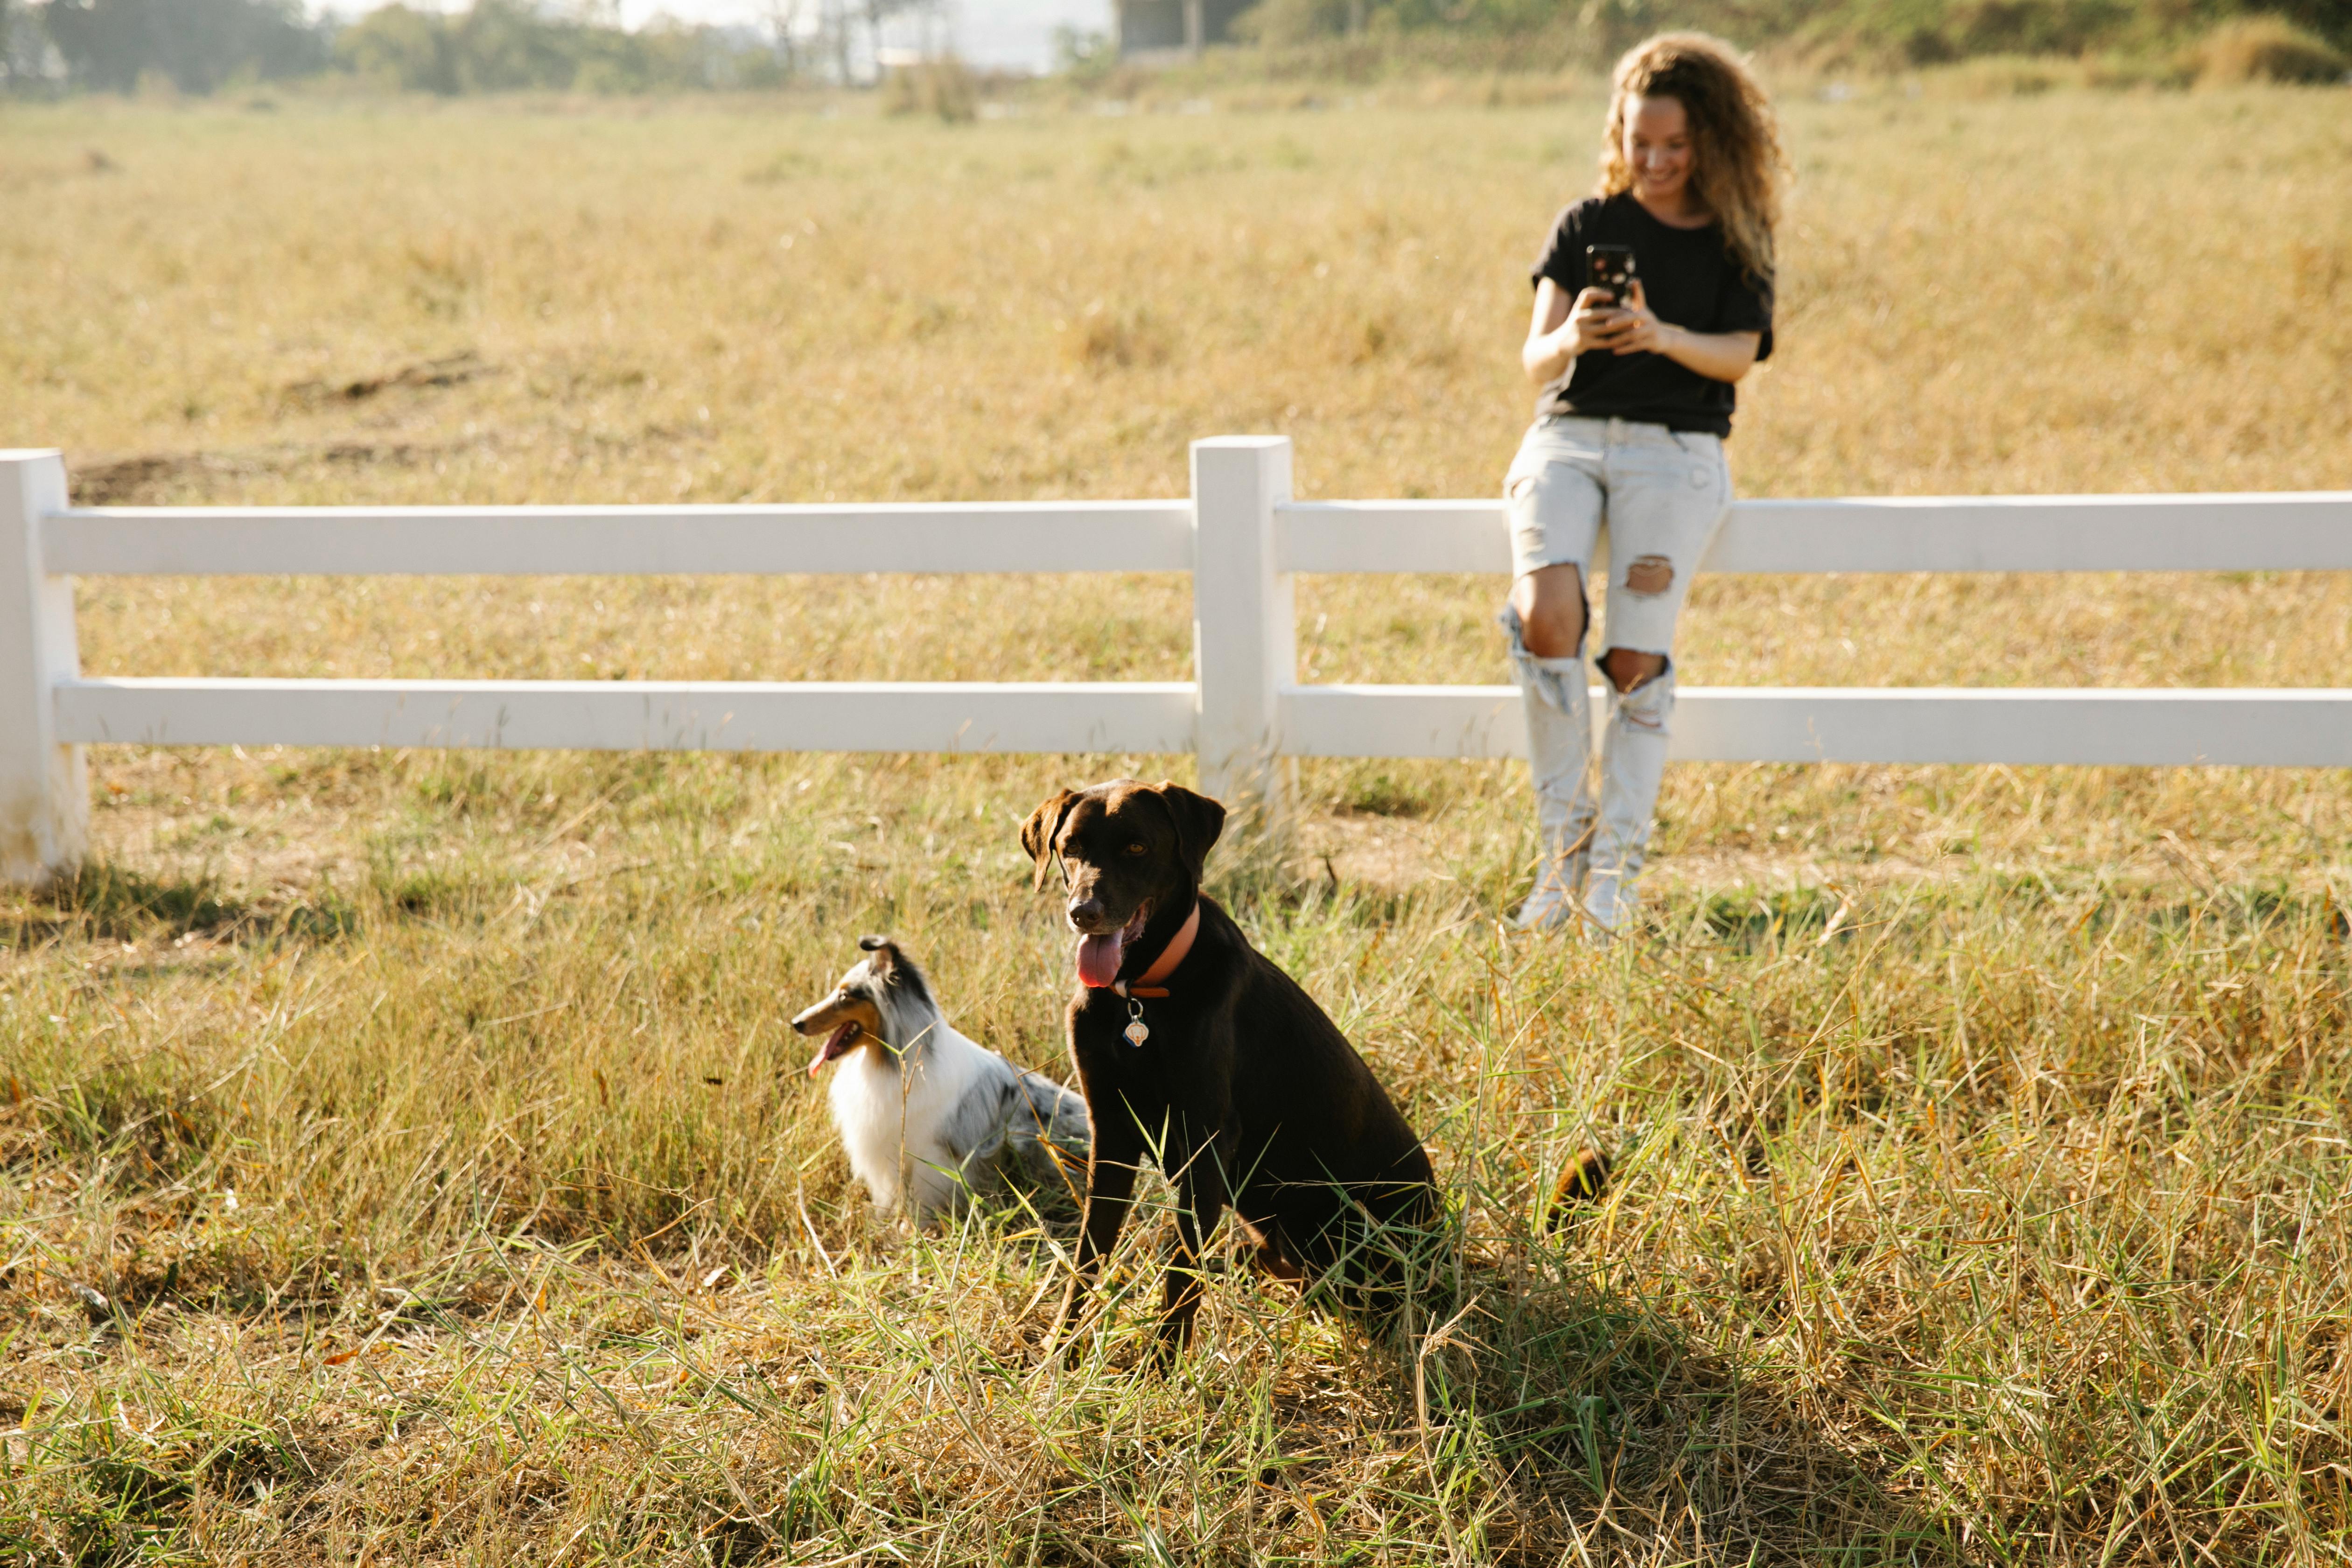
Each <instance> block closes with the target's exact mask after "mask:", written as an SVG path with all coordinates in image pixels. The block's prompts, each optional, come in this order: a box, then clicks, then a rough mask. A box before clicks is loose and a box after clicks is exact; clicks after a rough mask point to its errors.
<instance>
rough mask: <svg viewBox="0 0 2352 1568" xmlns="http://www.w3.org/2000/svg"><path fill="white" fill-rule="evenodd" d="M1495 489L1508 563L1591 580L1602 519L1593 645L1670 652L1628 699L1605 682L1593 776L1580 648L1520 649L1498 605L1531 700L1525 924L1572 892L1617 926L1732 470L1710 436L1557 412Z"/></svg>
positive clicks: (1629, 895) (1594, 914)
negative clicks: (1504, 519) (1533, 818)
mask: <svg viewBox="0 0 2352 1568" xmlns="http://www.w3.org/2000/svg"><path fill="white" fill-rule="evenodd" d="M1503 488H1504V496H1505V499H1506V502H1507V510H1508V511H1509V515H1510V521H1511V552H1512V563H1513V570H1514V572H1515V573H1516V574H1518V575H1521V576H1524V575H1525V574H1528V573H1529V572H1533V571H1536V570H1538V569H1539V568H1541V567H1546V566H1561V565H1573V566H1575V567H1576V568H1577V571H1578V574H1579V576H1580V579H1581V580H1582V581H1583V582H1584V583H1586V584H1590V583H1591V579H1592V559H1593V555H1594V553H1595V547H1596V546H1597V544H1598V543H1599V542H1600V535H1601V530H1602V529H1603V528H1606V529H1607V530H1608V531H1609V556H1610V562H1609V578H1610V580H1609V586H1608V592H1607V595H1606V598H1605V601H1604V603H1605V616H1606V627H1607V636H1606V637H1604V638H1603V639H1602V640H1601V647H1603V648H1604V649H1606V648H1625V649H1627V650H1629V651H1632V652H1635V653H1646V654H1655V655H1658V656H1660V657H1661V658H1664V659H1665V661H1666V667H1665V669H1664V672H1663V673H1661V674H1660V675H1658V676H1656V677H1655V678H1654V679H1650V680H1646V681H1643V683H1642V684H1641V685H1640V686H1638V687H1636V688H1634V689H1633V690H1632V691H1630V692H1620V691H1618V690H1616V689H1614V688H1613V687H1612V688H1611V689H1610V691H1609V704H1610V720H1611V722H1610V724H1609V726H1608V729H1607V731H1605V733H1604V736H1603V740H1602V744H1601V767H1600V769H1599V774H1600V776H1599V779H1598V781H1597V784H1596V781H1595V780H1594V779H1593V777H1592V776H1591V774H1592V769H1591V702H1590V699H1589V697H1588V695H1587V690H1586V686H1585V679H1586V675H1585V668H1584V660H1583V657H1582V649H1581V648H1579V649H1577V650H1575V651H1573V652H1571V653H1570V654H1569V655H1568V656H1566V657H1563V658H1540V657H1538V656H1537V655H1535V654H1532V653H1530V652H1528V647H1527V644H1526V642H1525V640H1524V637H1523V628H1522V627H1521V626H1520V624H1519V617H1518V614H1517V611H1515V610H1509V609H1507V610H1505V611H1504V612H1503V617H1502V619H1503V626H1504V630H1505V631H1506V633H1507V635H1508V637H1509V638H1510V653H1511V661H1512V665H1513V667H1514V672H1515V673H1516V674H1517V677H1518V680H1519V685H1520V689H1522V691H1523V692H1524V693H1525V695H1526V701H1527V715H1528V766H1529V771H1530V773H1531V774H1532V776H1533V782H1534V785H1535V793H1536V815H1537V825H1538V837H1539V839H1540V841H1541V847H1540V851H1539V859H1538V868H1537V877H1536V885H1535V890H1534V892H1533V893H1531V894H1530V895H1529V897H1528V901H1527V903H1526V904H1525V905H1524V906H1522V908H1521V910H1520V914H1519V920H1520V923H1521V924H1522V925H1528V926H1536V925H1552V924H1557V923H1559V921H1562V920H1563V919H1565V918H1566V915H1567V910H1568V908H1569V905H1570V901H1571V900H1575V899H1576V898H1578V897H1579V896H1580V895H1581V897H1582V900H1583V908H1584V912H1585V914H1586V916H1587V917H1588V918H1589V919H1590V920H1591V921H1592V922H1593V923H1594V924H1595V925H1596V926H1597V927H1599V928H1600V929H1601V930H1602V931H1618V930H1621V929H1622V928H1623V926H1624V925H1625V924H1626V923H1627V921H1629V920H1630V919H1631V918H1632V911H1633V880H1634V879H1635V877H1636V876H1637V875H1638V874H1639V873H1640V870H1641V867H1642V856H1643V848H1644V847H1645V846H1646V845H1647V843H1648V841H1649V837H1650V817H1651V814H1652V812H1653V811H1654V809H1655V807H1656V805H1657V797H1658V786H1659V784H1660V783H1661V782H1662V781H1663V779H1664V773H1665V753H1666V743H1667V736H1668V733H1669V722H1670V721H1671V719H1672V716H1673V713H1674V702H1675V668H1674V649H1675V627H1676V625H1677V623H1678V622H1679V621H1680V619H1681V617H1682V607H1683V601H1684V599H1685V598H1686V597H1687V596H1688V595H1689V593H1690V583H1691V578H1692V577H1693V576H1694V575H1695V574H1696V573H1697V570H1698V563H1699V561H1700V559H1701V557H1703V556H1704V555H1706V549H1707V546H1708V545H1709V544H1710V543H1711V542H1713V541H1714V539H1715V533H1716V530H1717V529H1718V528H1720V527H1721V526H1722V524H1723V519H1724V516H1725V514H1726V513H1727V511H1728V510H1729V509H1730V504H1731V474H1730V469H1729V468H1728V467H1727V465H1726V463H1725V461H1724V456H1723V443H1722V441H1721V440H1720V439H1718V438H1717V437H1714V436H1709V435H1705V434H1692V433H1689V432H1677V431H1672V430H1668V429H1667V428H1666V427H1665V426H1662V425H1648V424H1642V423H1638V422H1634V421H1629V420H1622V419H1579V418H1570V417H1555V418H1547V419H1543V420H1539V421H1538V422H1537V424H1536V425H1535V426H1534V427H1533V428H1532V429H1530V430H1529V431H1528V434H1527V438H1526V439H1525V440H1524V441H1523V442H1522V443H1521V444H1520V447H1519V455H1518V457H1517V459H1515V460H1514V461H1513V462H1512V464H1511V468H1510V473H1509V475H1508V476H1507V479H1505V481H1504V487H1503ZM1661 578H1663V581H1661ZM1635 583H1639V584H1640V587H1639V588H1638V589H1637V588H1636V587H1635V586H1634V584H1635ZM1588 592H1589V590H1588ZM1590 607H1591V606H1590V602H1589V600H1588V603H1587V609H1588V611H1589V610H1590ZM1587 618H1588V620H1589V619H1590V616H1589V615H1588V617H1587Z"/></svg>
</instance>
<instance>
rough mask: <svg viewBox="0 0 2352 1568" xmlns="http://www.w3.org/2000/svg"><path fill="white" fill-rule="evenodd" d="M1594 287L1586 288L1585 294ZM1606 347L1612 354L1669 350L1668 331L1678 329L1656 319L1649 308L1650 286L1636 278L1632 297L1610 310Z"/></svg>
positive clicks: (1666, 351)
mask: <svg viewBox="0 0 2352 1568" xmlns="http://www.w3.org/2000/svg"><path fill="white" fill-rule="evenodd" d="M1592 291H1593V290H1591V289H1586V290H1585V292H1586V293H1587V294H1590V293H1591V292H1592ZM1609 314H1610V316H1611V318H1612V319H1611V321H1610V322H1609V330H1608V340H1607V341H1608V348H1609V352H1610V353H1613V354H1662V353H1671V352H1672V351H1671V350H1669V349H1668V348H1667V347H1666V344H1667V342H1668V340H1669V335H1670V334H1672V333H1675V332H1677V331H1680V330H1681V329H1680V328H1677V327H1670V326H1668V325H1666V323H1665V322H1664V321H1660V320H1658V313H1657V312H1656V311H1655V310H1651V309H1650V294H1649V290H1648V289H1643V287H1642V280H1641V279H1639V278H1636V279H1633V299H1631V300H1628V301H1626V303H1625V306H1624V308H1623V309H1622V310H1611V311H1610V312H1609Z"/></svg>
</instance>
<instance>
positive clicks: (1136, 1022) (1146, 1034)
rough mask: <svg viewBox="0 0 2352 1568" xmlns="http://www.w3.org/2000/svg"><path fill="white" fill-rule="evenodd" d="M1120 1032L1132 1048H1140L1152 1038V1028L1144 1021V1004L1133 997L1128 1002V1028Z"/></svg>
mask: <svg viewBox="0 0 2352 1568" xmlns="http://www.w3.org/2000/svg"><path fill="white" fill-rule="evenodd" d="M1120 1032H1121V1033H1122V1034H1124V1035H1126V1037H1127V1043H1128V1044H1129V1045H1130V1046H1139V1045H1141V1044H1143V1042H1144V1041H1146V1040H1148V1039H1150V1037H1151V1030H1150V1026H1148V1025H1146V1024H1145V1023H1144V1021H1143V1004H1142V1003H1140V1002H1138V1001H1137V1000H1135V998H1133V997H1131V996H1130V997H1129V998H1128V1002H1127V1027H1126V1028H1125V1029H1123V1030H1121V1031H1120Z"/></svg>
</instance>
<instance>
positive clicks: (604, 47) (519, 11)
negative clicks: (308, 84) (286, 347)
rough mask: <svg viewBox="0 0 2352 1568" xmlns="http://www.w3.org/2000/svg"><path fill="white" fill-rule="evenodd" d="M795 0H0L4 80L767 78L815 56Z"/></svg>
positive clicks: (122, 84) (454, 88)
mask: <svg viewBox="0 0 2352 1568" xmlns="http://www.w3.org/2000/svg"><path fill="white" fill-rule="evenodd" d="M798 3H799V0H772V4H771V6H770V12H771V16H772V22H773V26H772V28H770V29H764V30H762V29H753V28H748V27H732V28H723V27H709V26H685V25H683V24H676V23H662V24H656V25H655V26H650V27H645V28H640V29H639V30H637V31H635V32H629V31H626V30H625V29H624V28H622V27H621V26H619V25H618V24H617V21H616V19H615V17H614V13H613V9H612V7H611V5H610V4H609V0H572V4H570V5H566V6H564V7H562V8H560V9H559V8H556V7H554V6H551V5H544V4H535V3H533V0H474V4H473V5H472V6H471V7H470V8H469V9H467V10H466V11H463V12H460V13H458V14H457V15H454V16H449V15H444V14H442V13H441V12H439V11H436V10H426V9H421V8H412V7H411V6H409V5H401V4H397V3H395V4H393V5H384V6H382V7H380V8H378V9H375V10H372V11H370V12H368V13H367V14H366V15H364V16H362V17H360V19H359V20H357V21H356V22H351V23H341V22H339V21H337V20H336V19H335V18H334V17H333V16H326V17H322V18H320V19H318V20H313V19H312V18H310V16H308V15H306V13H305V11H304V9H303V6H302V5H301V4H300V0H0V82H5V83H9V84H13V85H16V86H18V87H24V86H26V85H29V84H31V83H33V82H35V81H36V80H38V81H42V82H47V83H48V84H49V85H68V86H72V87H77V88H83V89H92V90H97V91H110V92H128V91H131V90H132V89H135V88H137V87H139V86H140V85H141V84H142V82H150V81H153V80H155V79H159V78H161V79H168V80H169V81H170V82H171V83H172V84H173V87H175V88H176V89H179V90H180V91H182V92H188V93H206V92H211V91H213V90H215V89H217V88H220V87H223V86H226V85H228V84H230V83H233V82H241V81H268V80H279V79H288V78H295V77H306V76H315V75H319V74H320V73H323V72H329V71H334V72H341V73H343V74H346V75H349V76H352V77H355V78H358V79H362V80H364V81H366V82H368V83H369V84H371V85H373V86H379V87H384V88H393V89H404V90H407V91H413V92H436V93H462V92H495V91H507V90H514V89H533V88H537V89H557V90H579V91H588V92H647V91H655V90H668V89H700V88H732V87H742V88H761V87H775V86H781V85H782V83H783V82H784V81H785V80H786V79H788V78H790V77H792V76H793V75H794V74H795V73H796V71H797V70H798V69H799V68H803V67H805V66H810V65H813V64H814V63H815V62H814V60H812V59H810V58H805V57H808V56H810V55H811V53H812V51H811V50H810V49H809V48H808V47H806V43H805V41H804V39H803V37H802V35H803V34H805V33H807V32H809V31H810V29H808V28H806V27H801V26H795V25H794V24H795V22H796V18H797V11H796V5H798ZM838 52H839V51H834V53H838ZM831 60H832V54H828V56H827V57H826V63H828V64H830V63H831ZM60 71H61V72H62V73H63V79H62V81H58V73H59V72H60Z"/></svg>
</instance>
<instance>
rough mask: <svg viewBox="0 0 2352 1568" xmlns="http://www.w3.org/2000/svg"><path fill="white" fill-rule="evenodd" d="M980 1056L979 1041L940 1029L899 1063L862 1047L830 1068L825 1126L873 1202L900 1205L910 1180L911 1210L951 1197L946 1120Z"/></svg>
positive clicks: (952, 1161)
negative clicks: (828, 1123)
mask: <svg viewBox="0 0 2352 1568" xmlns="http://www.w3.org/2000/svg"><path fill="white" fill-rule="evenodd" d="M982 1058H983V1053H982V1050H981V1047H978V1046H977V1045H974V1044H973V1043H972V1042H971V1040H969V1039H966V1038H965V1037H963V1036H961V1035H960V1034H958V1033H956V1032H955V1031H954V1030H953V1029H950V1028H945V1027H941V1028H940V1029H939V1030H938V1031H937V1037H935V1038H934V1039H932V1040H930V1041H929V1042H927V1044H926V1048H925V1049H924V1050H923V1051H922V1052H921V1053H920V1054H919V1055H918V1056H916V1057H915V1058H913V1059H912V1060H909V1061H907V1062H906V1063H905V1065H904V1066H903V1067H902V1066H901V1065H900V1063H899V1062H898V1060H894V1059H893V1058H891V1057H890V1056H889V1055H888V1054H887V1052H886V1051H884V1050H882V1049H880V1048H879V1047H866V1049H863V1050H859V1051H856V1052H854V1053H852V1054H851V1055H850V1057H849V1058H848V1059H846V1060H845V1061H843V1062H841V1063H839V1064H838V1065H837V1066H836V1067H835V1069H834V1074H833V1083H832V1086H831V1088H830V1089H829V1090H828V1091H827V1093H828V1098H829V1099H830V1100H832V1103H833V1124H834V1126H835V1129H836V1130H838V1131H839V1132H840V1133H841V1146H842V1148H843V1150H844V1151H845V1152H846V1153H847V1154H848V1156H849V1168H850V1169H851V1170H852V1171H853V1172H855V1173H856V1176H857V1179H858V1180H859V1181H861V1182H863V1183H865V1184H866V1191H868V1192H870V1193H872V1194H874V1202H875V1205H877V1207H879V1208H882V1209H885V1210H889V1209H896V1208H898V1207H900V1206H901V1205H903V1204H904V1203H905V1200H906V1198H907V1196H908V1194H907V1187H908V1184H909V1183H910V1182H911V1183H912V1184H913V1185H914V1187H915V1189H916V1191H915V1194H914V1196H915V1204H914V1205H913V1206H914V1207H915V1209H916V1210H917V1211H918V1212H919V1213H926V1212H929V1211H930V1210H932V1209H935V1208H938V1207H940V1206H942V1205H944V1204H946V1203H947V1202H949V1201H950V1199H951V1197H952V1195H953V1192H954V1189H955V1187H956V1185H957V1180H956V1176H955V1174H954V1173H955V1170H956V1167H957V1165H958V1163H959V1159H958V1156H957V1154H956V1153H955V1152H954V1151H953V1150H952V1149H951V1148H950V1146H949V1142H948V1135H947V1134H948V1126H949V1122H950V1117H951V1115H952V1113H953V1111H954V1110H955V1108H956V1107H957V1105H958V1104H959V1103H960V1102H961V1100H963V1098H964V1096H965V1094H966V1092H967V1091H968V1090H970V1089H971V1087H972V1085H973V1083H974V1081H975V1080H976V1079H977V1078H978V1077H979V1069H980V1067H981V1065H982ZM933 1189H937V1190H936V1191H934V1190H933Z"/></svg>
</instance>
